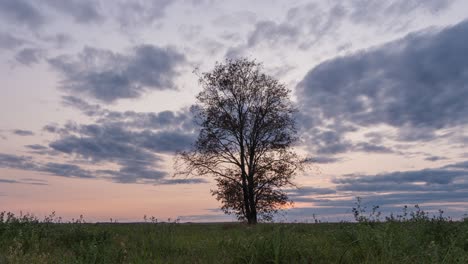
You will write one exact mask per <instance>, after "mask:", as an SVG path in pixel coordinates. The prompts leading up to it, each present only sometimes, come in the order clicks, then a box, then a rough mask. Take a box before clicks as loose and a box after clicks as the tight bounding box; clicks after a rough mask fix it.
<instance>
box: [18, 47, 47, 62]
mask: <svg viewBox="0 0 468 264" xmlns="http://www.w3.org/2000/svg"><path fill="white" fill-rule="evenodd" d="M44 54H45V51H44V50H43V49H39V48H24V49H22V50H20V51H19V52H18V53H16V56H15V59H16V61H17V62H19V63H21V64H23V65H26V66H30V65H31V64H34V63H38V62H39V61H40V60H41V59H42V58H43V56H44Z"/></svg>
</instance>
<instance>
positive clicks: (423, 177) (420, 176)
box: [333, 169, 467, 185]
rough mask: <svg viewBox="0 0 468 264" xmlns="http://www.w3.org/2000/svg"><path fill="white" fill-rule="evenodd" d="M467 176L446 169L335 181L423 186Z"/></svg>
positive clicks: (336, 180) (450, 181) (384, 174)
mask: <svg viewBox="0 0 468 264" xmlns="http://www.w3.org/2000/svg"><path fill="white" fill-rule="evenodd" d="M462 176H467V172H466V171H460V170H446V169H424V170H419V171H403V172H400V171H398V172H390V173H382V174H377V175H373V176H368V175H366V176H356V175H348V176H347V177H344V178H338V179H335V180H334V181H333V182H334V183H336V184H350V185H355V184H359V183H366V184H372V183H383V182H391V183H425V184H449V183H452V182H453V181H454V180H455V179H457V178H459V177H462Z"/></svg>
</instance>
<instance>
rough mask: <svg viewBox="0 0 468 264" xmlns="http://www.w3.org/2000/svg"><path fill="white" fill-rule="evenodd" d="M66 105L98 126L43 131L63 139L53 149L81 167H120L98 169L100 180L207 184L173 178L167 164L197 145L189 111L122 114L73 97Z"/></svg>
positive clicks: (52, 144)
mask: <svg viewBox="0 0 468 264" xmlns="http://www.w3.org/2000/svg"><path fill="white" fill-rule="evenodd" d="M62 103H63V104H64V105H66V106H69V107H73V108H75V109H78V110H80V111H81V112H83V113H85V114H86V115H88V116H89V117H91V118H92V119H93V121H94V123H91V124H86V125H80V124H76V123H73V122H69V123H67V124H65V125H64V126H59V125H55V124H51V125H47V126H46V127H45V128H44V130H46V131H49V132H51V133H56V134H58V136H59V137H58V138H57V139H55V140H53V141H52V142H50V144H49V147H50V148H51V149H52V150H53V151H55V152H57V153H61V154H62V155H65V156H67V157H68V158H69V159H72V160H74V161H76V162H88V163H92V164H94V165H96V166H101V165H102V166H104V165H105V166H108V165H109V164H112V165H113V166H114V167H117V169H98V170H96V171H94V172H93V173H94V175H97V177H103V178H106V179H109V180H111V181H114V182H119V183H147V184H190V183H193V184H196V183H203V182H205V181H204V180H202V179H197V178H192V179H177V178H173V179H168V178H167V177H168V173H167V172H166V169H165V168H164V165H163V163H162V161H163V159H162V158H161V157H162V155H163V154H174V153H175V152H177V151H180V150H184V149H187V148H189V147H190V146H191V144H192V142H194V140H195V131H196V129H195V128H194V124H193V120H192V115H191V114H190V113H189V110H188V109H183V110H181V111H177V112H173V111H162V112H159V113H139V112H134V111H126V112H118V111H110V110H108V109H105V108H103V107H101V106H100V105H93V104H89V103H88V102H86V101H84V100H83V99H80V98H77V97H74V96H64V97H63V102H62ZM34 148H41V146H39V147H37V146H34ZM41 149H42V148H41Z"/></svg>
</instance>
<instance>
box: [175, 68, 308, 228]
mask: <svg viewBox="0 0 468 264" xmlns="http://www.w3.org/2000/svg"><path fill="white" fill-rule="evenodd" d="M199 81H200V84H201V86H202V88H203V90H202V92H200V93H199V94H198V96H197V97H196V98H197V103H196V105H195V106H194V107H193V108H192V109H194V113H195V120H196V122H197V124H199V125H200V126H201V130H200V134H199V136H198V139H197V141H196V143H195V144H194V146H193V149H192V150H191V151H186V152H182V153H179V155H178V159H177V161H176V174H179V175H180V174H182V175H186V176H188V175H197V176H201V175H209V176H213V177H214V178H215V180H216V182H217V190H212V191H211V192H212V195H214V196H216V199H217V200H219V201H221V203H222V207H221V209H222V210H223V211H224V212H225V213H227V214H235V215H236V216H237V218H238V219H239V220H244V221H245V220H247V221H248V223H249V224H256V223H257V221H258V220H263V221H270V220H272V217H273V214H274V213H276V212H277V211H278V210H279V209H281V208H282V207H284V206H286V205H288V204H289V203H291V202H290V201H289V200H288V196H287V195H286V193H285V191H284V188H285V187H289V186H292V185H294V184H293V183H292V179H293V178H294V176H295V174H296V173H297V171H298V170H301V169H303V163H302V161H301V160H300V158H299V156H298V155H297V154H296V153H295V152H294V151H293V150H292V144H293V143H294V142H295V141H296V140H297V136H296V135H297V131H296V129H295V122H294V117H293V116H294V113H295V112H296V110H295V108H294V106H293V104H292V102H291V101H290V99H289V94H290V90H288V89H287V88H286V87H285V86H284V85H283V84H281V83H280V82H278V81H277V80H276V79H275V78H273V77H271V76H268V75H266V74H265V73H263V72H262V66H261V64H260V63H257V62H255V61H252V60H248V59H237V60H226V62H225V63H224V64H222V63H216V65H215V68H214V70H213V71H211V72H207V73H202V74H201V76H200V80H199Z"/></svg>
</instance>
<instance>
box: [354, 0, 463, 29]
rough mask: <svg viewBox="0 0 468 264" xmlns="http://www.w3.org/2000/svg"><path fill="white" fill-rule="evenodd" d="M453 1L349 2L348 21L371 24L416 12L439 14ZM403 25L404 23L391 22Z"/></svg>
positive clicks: (396, 0) (370, 0)
mask: <svg viewBox="0 0 468 264" xmlns="http://www.w3.org/2000/svg"><path fill="white" fill-rule="evenodd" d="M453 2H455V1H454V0H429V1H424V0H394V1H372V0H353V1H351V7H352V8H351V12H350V19H351V21H353V22H355V23H365V24H372V23H375V22H379V21H382V20H383V19H384V18H388V17H395V19H393V20H397V19H396V18H402V17H403V16H404V15H409V14H411V13H414V12H416V11H423V12H430V13H432V14H434V13H439V12H441V11H443V10H445V9H447V8H448V7H449V6H450V5H451V4H452V3H453ZM393 20H392V22H396V23H402V22H403V23H404V22H405V21H393Z"/></svg>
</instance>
